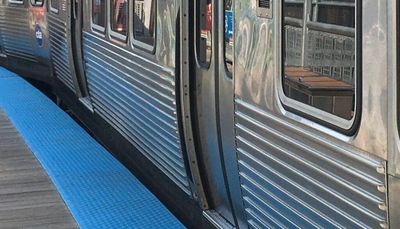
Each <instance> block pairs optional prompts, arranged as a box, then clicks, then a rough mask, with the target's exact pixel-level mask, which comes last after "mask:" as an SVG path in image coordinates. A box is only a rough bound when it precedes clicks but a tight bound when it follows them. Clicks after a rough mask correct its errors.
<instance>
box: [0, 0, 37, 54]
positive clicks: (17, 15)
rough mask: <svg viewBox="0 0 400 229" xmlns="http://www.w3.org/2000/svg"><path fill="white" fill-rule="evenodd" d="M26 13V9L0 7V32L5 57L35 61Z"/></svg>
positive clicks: (31, 35)
mask: <svg viewBox="0 0 400 229" xmlns="http://www.w3.org/2000/svg"><path fill="white" fill-rule="evenodd" d="M28 13H29V12H28V10H27V9H26V8H23V7H19V6H15V7H8V6H2V7H0V26H1V28H0V31H1V37H2V40H3V45H4V51H5V53H6V54H7V55H9V56H14V57H18V58H23V59H26V60H29V61H36V58H35V56H34V51H33V47H32V37H33V34H32V33H33V32H31V30H30V28H29V25H30V24H29V23H30V21H29V15H28Z"/></svg>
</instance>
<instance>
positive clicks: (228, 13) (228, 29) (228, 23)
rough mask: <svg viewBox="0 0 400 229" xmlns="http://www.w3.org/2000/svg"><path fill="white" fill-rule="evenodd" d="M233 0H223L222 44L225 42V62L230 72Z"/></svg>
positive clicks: (231, 68)
mask: <svg viewBox="0 0 400 229" xmlns="http://www.w3.org/2000/svg"><path fill="white" fill-rule="evenodd" d="M232 1H233V0H225V4H224V6H225V9H224V12H225V23H224V27H225V32H224V44H225V64H226V69H227V70H228V72H230V73H232V70H233V9H232Z"/></svg>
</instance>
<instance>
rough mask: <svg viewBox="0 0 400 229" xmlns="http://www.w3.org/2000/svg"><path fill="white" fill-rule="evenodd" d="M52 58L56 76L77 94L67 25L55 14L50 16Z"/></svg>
mask: <svg viewBox="0 0 400 229" xmlns="http://www.w3.org/2000/svg"><path fill="white" fill-rule="evenodd" d="M48 15H49V16H48V17H49V18H48V23H49V33H50V46H51V56H52V63H53V68H54V72H55V75H56V77H57V78H58V79H60V80H61V81H62V82H63V83H64V84H65V85H67V86H68V87H69V88H70V89H71V90H72V91H74V92H75V87H74V81H73V79H72V74H71V70H70V66H69V60H68V41H67V37H66V36H67V25H66V22H65V21H63V20H62V19H60V18H58V17H56V16H55V15H54V14H53V13H49V14H48Z"/></svg>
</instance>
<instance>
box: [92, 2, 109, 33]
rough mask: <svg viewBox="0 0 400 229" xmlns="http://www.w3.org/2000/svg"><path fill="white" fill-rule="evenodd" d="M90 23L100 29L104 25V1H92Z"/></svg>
mask: <svg viewBox="0 0 400 229" xmlns="http://www.w3.org/2000/svg"><path fill="white" fill-rule="evenodd" d="M92 21H93V24H95V25H98V26H100V27H103V28H104V27H105V25H106V1H105V0H93V1H92Z"/></svg>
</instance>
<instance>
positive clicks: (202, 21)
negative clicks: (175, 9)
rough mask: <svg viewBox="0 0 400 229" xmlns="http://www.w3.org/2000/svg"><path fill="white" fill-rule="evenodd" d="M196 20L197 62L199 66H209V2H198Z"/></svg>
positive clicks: (210, 22) (210, 37)
mask: <svg viewBox="0 0 400 229" xmlns="http://www.w3.org/2000/svg"><path fill="white" fill-rule="evenodd" d="M198 3H199V4H198V9H197V14H198V16H197V17H196V18H197V19H198V20H197V38H198V39H197V47H198V60H199V62H200V64H201V65H203V66H207V67H208V66H209V65H210V61H211V52H212V48H211V45H212V32H211V31H212V3H211V0H199V1H198Z"/></svg>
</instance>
